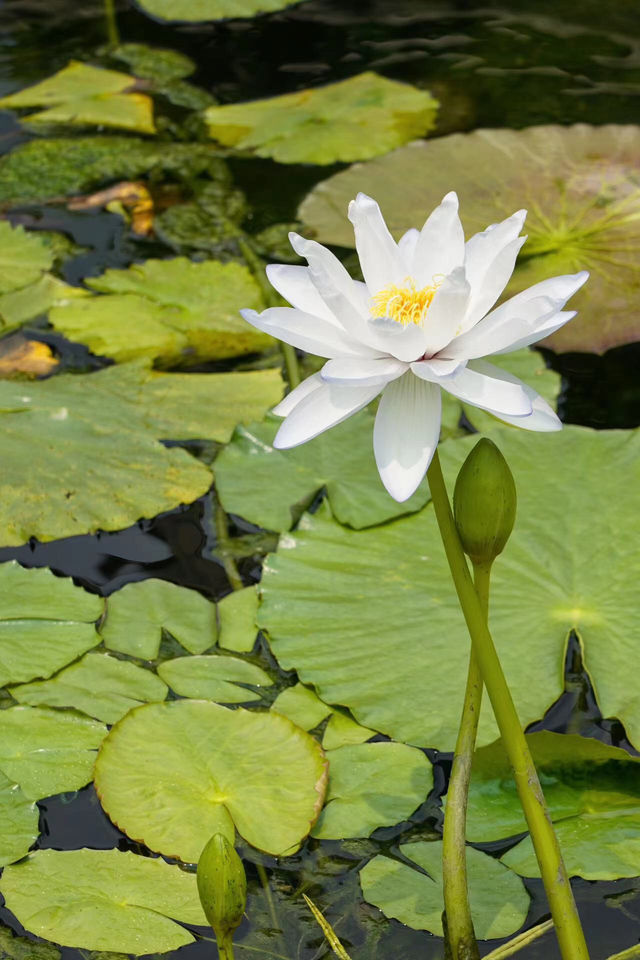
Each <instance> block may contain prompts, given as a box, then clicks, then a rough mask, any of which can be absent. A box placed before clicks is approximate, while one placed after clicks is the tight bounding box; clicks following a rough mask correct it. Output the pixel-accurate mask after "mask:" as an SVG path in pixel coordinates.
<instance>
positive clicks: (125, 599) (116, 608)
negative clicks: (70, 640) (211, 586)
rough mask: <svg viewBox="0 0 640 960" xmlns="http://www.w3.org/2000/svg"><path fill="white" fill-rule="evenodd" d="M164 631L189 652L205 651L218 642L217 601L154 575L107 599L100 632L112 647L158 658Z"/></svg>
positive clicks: (137, 655) (128, 652) (145, 658)
mask: <svg viewBox="0 0 640 960" xmlns="http://www.w3.org/2000/svg"><path fill="white" fill-rule="evenodd" d="M163 630H166V631H167V632H168V633H170V634H171V635H172V636H173V637H175V639H176V640H178V642H179V643H181V644H182V646H183V647H184V648H185V650H188V651H189V653H203V652H204V651H205V650H208V649H209V647H212V646H213V644H214V643H215V642H216V633H217V623H216V608H215V604H213V603H211V601H210V600H207V599H206V598H205V597H203V596H202V594H200V593H198V592H197V591H196V590H189V589H188V588H187V587H179V586H177V585H176V584H175V583H168V582H167V581H166V580H156V579H154V578H149V579H148V580H140V581H138V582H137V583H127V584H125V586H124V587H122V589H121V590H117V591H116V592H115V593H114V594H112V595H111V596H110V597H109V598H108V600H107V616H106V618H105V620H104V622H103V623H102V624H101V625H100V633H101V634H102V638H103V640H104V642H105V646H107V647H108V648H109V649H110V650H117V651H118V652H119V653H127V654H129V655H130V656H132V657H140V658H141V659H143V660H155V658H156V657H157V656H158V652H159V650H160V641H161V640H162V632H163Z"/></svg>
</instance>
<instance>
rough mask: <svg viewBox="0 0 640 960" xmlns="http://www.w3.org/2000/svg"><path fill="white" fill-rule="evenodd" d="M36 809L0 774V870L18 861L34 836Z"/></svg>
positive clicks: (36, 831) (36, 827) (14, 785)
mask: <svg viewBox="0 0 640 960" xmlns="http://www.w3.org/2000/svg"><path fill="white" fill-rule="evenodd" d="M38 818H39V813H38V808H37V807H36V805H35V803H34V801H33V800H29V799H28V798H27V797H25V795H24V793H23V792H22V790H21V789H20V787H19V786H18V784H17V783H13V782H12V781H11V780H10V779H9V778H8V777H6V776H5V775H4V773H0V866H5V864H7V863H13V862H14V860H20V859H21V858H22V857H24V856H25V854H26V853H28V851H29V847H30V846H31V844H32V843H33V842H34V840H35V839H36V837H37V836H38Z"/></svg>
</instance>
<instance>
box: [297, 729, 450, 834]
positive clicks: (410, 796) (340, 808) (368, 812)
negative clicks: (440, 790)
mask: <svg viewBox="0 0 640 960" xmlns="http://www.w3.org/2000/svg"><path fill="white" fill-rule="evenodd" d="M327 759H328V760H329V786H328V789H327V799H326V804H325V807H324V809H323V811H322V813H321V814H320V818H319V820H318V822H317V823H316V825H315V827H314V828H313V830H312V831H311V834H312V836H314V837H317V838H318V839H320V840H339V839H341V838H343V837H368V836H369V834H371V833H373V831H374V830H376V829H377V828H378V827H390V826H392V825H393V824H394V823H399V822H400V821H401V820H406V819H407V818H408V817H410V816H411V814H412V813H413V812H414V811H415V810H416V809H417V808H418V807H419V806H420V804H421V803H423V802H424V800H426V798H427V794H428V793H429V791H430V790H431V788H432V787H433V773H432V768H431V764H430V763H429V761H428V760H427V758H426V756H425V755H424V753H422V751H420V750H416V749H415V747H408V746H406V744H404V743H360V744H357V745H355V746H347V747H340V748H339V749H337V750H329V752H328V753H327Z"/></svg>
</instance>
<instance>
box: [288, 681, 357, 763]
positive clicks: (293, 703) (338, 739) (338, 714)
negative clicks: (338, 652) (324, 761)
mask: <svg viewBox="0 0 640 960" xmlns="http://www.w3.org/2000/svg"><path fill="white" fill-rule="evenodd" d="M271 709H272V710H273V711H274V712H275V713H281V714H282V715H283V717H289V720H291V721H292V722H293V723H295V725H296V726H297V727H301V728H302V729H303V730H312V729H313V728H314V727H317V726H319V724H321V723H322V721H323V720H324V719H326V718H327V717H328V718H329V720H328V723H327V725H326V727H325V730H324V734H323V736H322V746H323V747H324V749H325V750H336V749H337V748H338V747H345V746H348V745H351V744H356V743H364V742H365V740H368V739H369V737H372V736H373V734H374V733H375V730H370V729H369V728H368V727H363V726H361V725H360V724H359V723H356V721H355V720H354V719H353V718H352V717H350V716H349V715H348V714H347V713H345V712H344V711H342V710H336V708H335V707H330V706H329V704H328V703H324V702H323V701H322V700H321V699H320V697H319V696H318V695H317V693H316V692H315V691H314V690H313V689H312V688H311V687H305V686H304V684H302V683H296V684H294V686H292V687H286V688H285V689H284V690H283V691H282V693H280V694H278V696H277V697H276V699H275V700H274V701H273V703H272V704H271Z"/></svg>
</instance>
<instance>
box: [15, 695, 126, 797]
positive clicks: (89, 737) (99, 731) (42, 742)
mask: <svg viewBox="0 0 640 960" xmlns="http://www.w3.org/2000/svg"><path fill="white" fill-rule="evenodd" d="M106 732H107V728H106V727H104V726H103V725H102V724H101V723H96V721H95V720H89V719H87V718H86V717H80V716H78V715H77V714H74V713H61V712H60V711H58V710H49V709H47V708H44V707H9V708H8V709H7V710H2V711H0V772H2V773H3V774H4V775H5V776H6V777H8V778H9V780H11V781H12V782H14V783H17V784H19V786H20V788H21V790H22V792H23V793H24V795H25V796H26V797H27V798H28V799H30V800H40V799H42V798H43V797H49V796H52V795H53V794H54V793H66V792H69V791H71V790H80V788H81V787H84V786H85V785H86V784H87V783H89V781H90V780H91V778H92V773H93V764H94V762H95V759H96V753H95V751H96V750H97V749H98V747H99V746H100V743H101V742H102V740H103V738H104V736H105V734H106Z"/></svg>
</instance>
